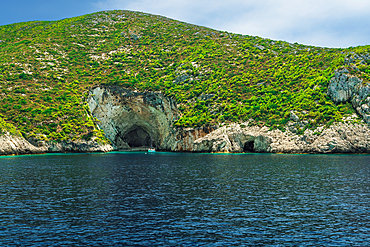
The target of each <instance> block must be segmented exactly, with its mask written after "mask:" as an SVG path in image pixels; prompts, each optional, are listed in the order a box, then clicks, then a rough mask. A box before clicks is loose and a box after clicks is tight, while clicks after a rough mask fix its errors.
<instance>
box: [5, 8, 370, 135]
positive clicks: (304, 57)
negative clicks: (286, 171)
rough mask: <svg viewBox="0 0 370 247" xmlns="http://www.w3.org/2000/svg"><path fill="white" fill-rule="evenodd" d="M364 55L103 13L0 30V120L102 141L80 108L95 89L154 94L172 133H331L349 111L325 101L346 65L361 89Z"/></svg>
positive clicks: (365, 50) (368, 71)
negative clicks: (325, 129)
mask: <svg viewBox="0 0 370 247" xmlns="http://www.w3.org/2000/svg"><path fill="white" fill-rule="evenodd" d="M369 52H370V47H368V46H366V47H356V48H348V49H331V48H321V47H313V46H305V45H300V44H290V43H287V42H283V41H273V40H269V39H263V38H260V37H253V36H246V35H238V34H231V33H227V32H220V31H216V30H212V29H209V28H205V27H200V26H195V25H191V24H187V23H183V22H179V21H176V20H172V19H168V18H165V17H161V16H155V15H149V14H145V13H139V12H131V11H107V12H99V13H94V14H89V15H84V16H80V17H75V18H69V19H64V20H60V21H54V22H46V21H39V22H26V23H17V24H12V25H6V26H0V92H1V95H0V114H1V117H2V118H3V119H4V120H5V121H6V122H7V123H9V124H12V125H14V126H16V127H17V128H18V130H19V131H20V132H21V133H22V135H23V136H24V137H26V138H27V139H29V138H36V139H39V140H45V141H51V140H55V141H66V140H78V139H86V140H90V139H91V138H97V140H99V141H100V142H107V139H106V138H105V137H104V135H103V134H104V133H103V131H101V130H99V129H98V128H97V126H96V119H94V118H93V117H92V116H91V115H90V113H89V109H88V106H87V104H86V102H85V100H86V96H87V91H88V89H89V88H91V87H93V86H94V85H100V84H106V85H118V86H121V87H125V88H130V89H132V90H138V91H161V92H162V93H164V94H165V95H166V96H168V97H171V98H173V99H174V100H175V101H176V102H177V105H178V108H179V110H180V112H181V117H180V118H179V119H178V120H177V121H176V123H175V125H176V126H179V127H195V126H207V125H215V124H222V123H229V122H243V121H246V120H249V119H253V120H254V122H250V123H252V124H256V125H265V126H268V127H270V128H271V129H276V128H279V129H281V130H285V128H286V124H287V122H288V121H289V119H290V118H291V114H292V113H291V112H294V114H295V115H296V116H297V117H299V119H300V120H302V121H305V123H306V124H305V125H304V126H302V127H301V128H298V129H297V132H298V133H303V131H304V130H305V129H307V128H312V129H314V128H315V127H317V126H319V125H325V124H326V125H330V124H331V123H333V122H338V121H342V119H343V118H344V117H346V116H349V115H352V114H353V113H354V112H355V111H354V109H353V107H352V105H351V104H350V103H349V102H342V103H338V104H335V103H334V102H333V101H332V100H331V99H330V97H329V96H328V95H327V91H328V83H329V81H330V79H331V78H333V76H334V72H335V71H336V70H337V69H339V68H341V67H347V69H348V71H349V73H350V74H352V75H356V76H357V77H358V78H361V79H362V80H363V83H367V82H368V81H369V80H370V68H369V61H370V60H369V58H370V57H369V55H368V54H369Z"/></svg>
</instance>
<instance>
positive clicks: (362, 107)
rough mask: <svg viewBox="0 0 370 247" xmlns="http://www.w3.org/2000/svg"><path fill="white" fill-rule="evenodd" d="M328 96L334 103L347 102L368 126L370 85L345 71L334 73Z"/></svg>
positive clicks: (369, 120)
mask: <svg viewBox="0 0 370 247" xmlns="http://www.w3.org/2000/svg"><path fill="white" fill-rule="evenodd" d="M328 95H329V96H330V97H331V99H332V100H333V101H334V102H335V103H341V102H346V101H349V102H351V103H352V106H353V108H354V109H356V111H357V113H358V114H360V115H361V116H362V118H363V119H364V121H365V122H366V123H368V124H370V85H369V84H364V83H363V81H362V80H361V79H359V78H357V77H355V76H352V75H350V74H349V71H348V70H347V69H341V70H338V71H336V72H335V76H334V77H333V78H332V79H331V81H330V83H329V87H328Z"/></svg>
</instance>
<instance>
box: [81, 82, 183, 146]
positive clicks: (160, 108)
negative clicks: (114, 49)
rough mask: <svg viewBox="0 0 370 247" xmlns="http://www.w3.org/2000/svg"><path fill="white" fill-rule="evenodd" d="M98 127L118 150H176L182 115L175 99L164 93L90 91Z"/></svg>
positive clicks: (109, 88)
mask: <svg viewBox="0 0 370 247" xmlns="http://www.w3.org/2000/svg"><path fill="white" fill-rule="evenodd" d="M87 102H88V104H89V106H90V110H91V113H92V115H93V116H94V117H96V118H97V119H98V120H99V123H98V125H99V127H100V128H101V129H103V130H104V132H105V135H106V136H107V138H108V139H109V140H110V141H111V142H112V143H113V145H114V147H115V148H116V149H119V150H127V149H133V148H147V147H149V146H151V145H152V146H153V147H155V148H156V149H158V150H173V149H174V147H175V145H176V131H175V129H174V128H173V126H172V125H173V122H174V121H175V120H176V119H177V118H178V116H179V113H178V110H177V106H176V104H175V103H174V102H173V100H172V99H169V98H166V97H164V96H163V95H162V94H161V93H154V92H144V93H142V92H134V91H131V90H128V89H124V88H120V87H111V86H100V87H95V88H92V89H91V90H90V96H89V97H88V100H87Z"/></svg>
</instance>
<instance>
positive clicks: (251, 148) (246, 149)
mask: <svg viewBox="0 0 370 247" xmlns="http://www.w3.org/2000/svg"><path fill="white" fill-rule="evenodd" d="M244 152H254V141H248V142H246V143H244Z"/></svg>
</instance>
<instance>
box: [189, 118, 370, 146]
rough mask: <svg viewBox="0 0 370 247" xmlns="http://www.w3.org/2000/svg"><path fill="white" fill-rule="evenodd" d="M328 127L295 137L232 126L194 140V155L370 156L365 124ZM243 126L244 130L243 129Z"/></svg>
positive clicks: (237, 125)
mask: <svg viewBox="0 0 370 247" xmlns="http://www.w3.org/2000/svg"><path fill="white" fill-rule="evenodd" d="M344 121H345V122H343V123H336V124H333V125H332V126H330V127H329V128H324V127H319V128H317V129H316V130H309V129H307V130H306V131H305V132H304V134H303V135H297V134H295V133H294V132H291V131H290V130H289V129H288V130H286V131H285V132H282V131H281V130H269V128H267V127H259V126H247V125H248V123H244V124H241V125H239V124H231V125H229V126H224V127H221V128H219V129H217V130H215V131H213V132H211V133H210V134H208V135H206V136H204V137H203V138H199V139H197V140H195V141H194V145H193V151H197V152H269V153H370V129H369V127H368V125H367V124H365V123H364V122H362V123H351V121H352V119H351V118H348V119H345V120H344ZM242 126H243V127H242Z"/></svg>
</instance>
